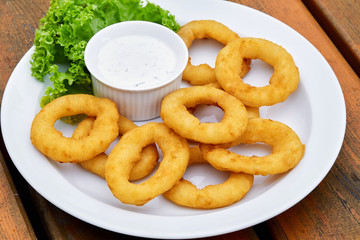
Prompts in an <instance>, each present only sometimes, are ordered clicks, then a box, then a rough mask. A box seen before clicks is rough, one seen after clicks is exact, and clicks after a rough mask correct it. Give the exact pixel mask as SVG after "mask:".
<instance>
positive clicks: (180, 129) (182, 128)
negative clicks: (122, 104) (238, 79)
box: [160, 86, 248, 144]
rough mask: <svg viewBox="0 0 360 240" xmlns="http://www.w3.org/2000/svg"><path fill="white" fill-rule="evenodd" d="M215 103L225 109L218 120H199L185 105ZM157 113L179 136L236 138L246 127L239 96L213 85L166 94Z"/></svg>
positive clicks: (208, 139) (216, 140) (207, 139)
mask: <svg viewBox="0 0 360 240" xmlns="http://www.w3.org/2000/svg"><path fill="white" fill-rule="evenodd" d="M200 104H210V105H217V106H219V107H220V108H222V109H223V111H224V117H223V119H222V120H221V122H215V123H202V122H200V120H199V119H198V118H196V117H195V116H194V115H192V114H191V113H190V112H189V111H188V110H187V108H193V107H195V106H197V105H200ZM160 116H161V118H162V119H163V121H164V122H165V124H166V125H167V126H169V127H170V128H171V129H173V130H174V131H175V132H176V133H178V134H179V135H180V136H182V137H184V138H186V139H189V140H192V141H197V142H202V143H212V144H217V143H225V142H230V141H234V140H235V139H237V138H238V137H239V136H240V135H241V134H242V133H243V132H244V131H245V129H246V125H247V121H248V113H247V111H246V108H245V106H244V105H243V104H242V103H241V101H240V100H238V99H237V98H235V97H233V96H231V95H230V94H228V93H226V92H224V91H222V90H219V89H216V88H214V87H206V86H194V87H188V88H181V89H178V90H176V91H174V92H172V93H170V94H169V95H167V96H166V97H165V98H164V99H163V101H162V103H161V110H160Z"/></svg>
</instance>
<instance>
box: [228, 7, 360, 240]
mask: <svg viewBox="0 0 360 240" xmlns="http://www.w3.org/2000/svg"><path fill="white" fill-rule="evenodd" d="M235 2H238V3H242V4H245V5H247V6H250V7H253V8H256V9H258V10H260V11H262V12H265V13H268V14H269V15H271V16H273V17H275V18H277V19H279V20H280V21H283V22H284V23H286V24H288V25H289V26H290V27H292V28H294V29H295V30H297V31H298V32H299V33H300V34H302V35H303V36H304V37H305V38H307V39H308V40H309V41H310V42H311V43H312V44H313V45H314V46H315V47H316V48H317V49H318V50H319V51H320V52H321V53H322V54H323V56H324V57H325V58H326V60H327V61H328V62H329V64H330V65H331V67H332V68H333V70H334V72H335V74H336V75H337V77H338V80H339V82H340V84H341V87H342V89H343V92H344V97H345V101H346V107H347V130H346V133H345V139H344V144H343V147H342V150H341V152H340V154H339V157H338V158H337V160H336V163H335V165H334V167H333V168H332V169H331V171H330V172H329V174H328V175H327V177H326V178H325V179H324V180H323V181H322V183H321V184H320V185H319V186H318V187H317V188H316V189H315V190H314V191H313V192H312V193H311V194H309V195H308V196H307V197H306V198H305V199H304V200H302V201H301V202H300V203H298V204H297V205H295V206H294V207H293V208H291V209H289V210H288V211H286V212H284V213H283V214H280V215H279V216H277V217H276V218H273V219H271V220H270V221H267V223H266V225H267V227H268V229H269V232H271V234H272V235H273V236H274V237H275V238H276V239H309V238H311V239H357V238H358V237H359V236H360V227H359V226H360V225H359V223H360V218H359V215H360V209H359V198H360V196H359V162H360V161H359V153H360V147H359V140H360V139H359V136H360V132H359V131H360V130H359V129H360V125H359V123H360V112H359V106H360V95H359V89H360V81H359V78H358V76H357V75H356V73H355V72H354V71H353V69H352V68H351V67H350V66H349V65H348V64H347V60H346V59H345V58H344V57H343V56H342V55H341V53H340V52H339V51H338V50H337V48H336V47H335V45H334V44H333V43H332V42H331V40H330V39H329V37H328V36H327V35H326V33H325V32H324V31H323V30H322V29H321V26H320V25H319V24H318V23H317V22H316V21H315V19H314V17H313V16H312V15H311V14H310V12H308V11H307V9H306V7H305V6H304V5H303V4H302V3H301V2H300V1H285V0H279V1H247V0H236V1H235ZM344 2H348V1H344ZM357 19H359V15H357ZM324 87H325V86H324ZM315 160H316V159H314V161H315ZM304 177H306V176H304ZM284 194H286V193H284Z"/></svg>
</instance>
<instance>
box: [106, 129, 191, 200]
mask: <svg viewBox="0 0 360 240" xmlns="http://www.w3.org/2000/svg"><path fill="white" fill-rule="evenodd" d="M154 142H155V143H157V144H158V146H159V148H160V149H161V151H162V153H163V156H164V157H163V159H162V160H161V162H160V164H159V168H158V169H157V170H156V171H155V173H154V175H153V176H151V177H150V178H149V179H147V180H145V181H144V182H142V183H138V184H135V183H131V182H129V176H130V172H131V170H132V168H133V166H134V164H135V163H136V162H137V161H139V159H140V157H141V151H142V149H143V148H144V147H145V146H147V145H149V144H152V143H154ZM189 154H190V151H189V145H188V142H187V141H186V139H184V138H182V137H180V136H179V135H177V134H176V133H175V132H174V131H173V130H171V129H170V128H168V127H167V126H166V125H165V124H164V123H155V122H151V123H147V124H144V125H142V126H141V127H138V128H134V129H132V130H130V131H128V132H126V133H125V134H124V135H123V136H122V137H121V138H120V141H119V143H118V144H117V145H116V146H115V147H114V148H113V150H112V151H111V153H110V154H109V157H108V160H107V161H106V164H105V179H106V181H107V183H108V186H109V188H110V190H111V191H112V193H113V194H114V196H115V197H116V198H118V199H119V200H120V201H121V202H122V203H125V204H133V205H137V206H141V205H144V204H145V203H147V202H148V201H150V200H152V199H153V198H155V197H157V196H158V195H160V194H162V193H164V192H166V191H168V190H169V189H170V188H171V187H172V186H174V185H175V183H177V182H178V181H179V180H180V179H181V177H182V176H183V174H184V172H185V170H186V167H187V165H188V162H189Z"/></svg>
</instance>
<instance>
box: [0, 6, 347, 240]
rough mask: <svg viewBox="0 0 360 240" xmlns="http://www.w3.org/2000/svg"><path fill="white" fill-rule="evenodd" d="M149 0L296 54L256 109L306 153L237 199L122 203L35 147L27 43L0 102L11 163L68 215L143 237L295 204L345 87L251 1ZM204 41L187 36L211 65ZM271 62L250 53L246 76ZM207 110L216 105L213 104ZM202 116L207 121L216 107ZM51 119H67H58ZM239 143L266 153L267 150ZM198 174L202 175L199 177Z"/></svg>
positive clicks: (325, 150)
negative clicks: (287, 75)
mask: <svg viewBox="0 0 360 240" xmlns="http://www.w3.org/2000/svg"><path fill="white" fill-rule="evenodd" d="M154 2H156V3H159V4H160V5H161V6H162V7H164V8H165V9H168V10H170V12H171V13H173V14H174V15H175V16H176V17H177V20H178V21H179V23H180V24H184V23H186V22H188V21H191V20H194V19H215V20H217V21H219V22H222V23H224V24H226V25H227V26H228V27H230V28H231V29H233V30H234V31H236V32H237V33H238V34H239V35H240V36H251V37H261V38H266V39H268V40H271V41H273V42H275V43H277V44H280V45H282V46H283V47H285V48H286V49H287V50H288V51H289V52H290V53H291V54H292V55H293V57H294V60H295V62H296V64H297V66H298V67H299V70H300V77H301V82H300V84H299V87H298V90H297V91H296V92H295V93H294V94H292V95H291V96H290V97H289V98H288V99H287V100H286V101H285V102H283V103H281V104H277V105H275V106H272V107H266V108H261V116H262V117H264V118H271V119H274V120H278V121H281V122H283V123H286V124H287V125H289V126H290V127H291V128H293V129H294V130H295V131H296V132H297V133H298V135H299V136H300V138H301V140H302V141H303V143H304V144H305V145H306V153H305V156H304V158H303V159H302V161H301V162H300V163H299V165H298V166H297V167H296V168H295V169H293V170H292V171H290V172H288V173H286V174H281V175H278V176H269V177H256V178H255V183H254V186H253V187H252V189H251V190H250V192H249V193H248V194H247V195H246V196H245V198H244V199H242V200H241V201H240V202H238V203H236V204H234V205H232V206H229V207H225V208H221V209H216V210H194V209H187V208H182V207H179V206H176V205H175V204H173V203H170V202H168V201H167V200H166V199H164V198H163V197H161V196H160V197H158V198H156V199H154V200H152V201H151V202H149V203H148V204H146V205H145V206H142V207H136V206H126V205H123V204H121V203H120V202H119V201H118V200H117V199H115V198H114V197H113V196H112V194H111V192H110V191H109V189H108V188H107V185H106V182H105V180H103V179H100V178H99V177H97V176H94V175H92V174H90V173H88V172H86V171H84V170H83V169H81V168H80V167H78V166H77V165H71V164H58V163H55V162H53V161H49V160H48V159H47V158H45V157H44V156H43V155H42V154H41V153H39V152H38V151H37V150H36V149H35V148H34V147H33V146H32V144H31V142H30V136H29V132H30V126H31V123H32V120H33V118H34V116H35V114H36V113H37V112H38V111H39V110H40V107H39V101H40V97H41V95H42V94H43V91H44V89H45V86H44V84H42V83H40V82H38V81H36V80H35V79H34V78H32V77H31V73H30V64H29V60H30V56H31V53H32V51H33V49H30V50H29V52H27V54H26V55H25V56H24V57H23V59H22V60H21V61H20V62H19V64H18V65H17V67H16V68H15V70H14V72H13V74H12V75H11V77H10V79H9V82H8V84H7V86H6V90H5V93H4V97H3V100H2V109H1V127H2V132H3V137H4V141H5V144H6V147H7V150H8V152H9V154H10V156H11V158H12V160H13V162H14V164H15V165H16V167H17V169H18V170H19V171H20V173H21V174H22V175H23V177H24V178H25V179H26V180H27V181H28V182H29V184H30V185H31V186H32V187H33V188H34V189H36V190H37V191H38V192H39V193H40V194H41V195H42V196H44V197H45V198H46V199H47V200H49V201H50V202H51V203H53V204H55V205H56V206H57V207H59V208H61V209H63V210H64V211H66V212H68V213H69V214H71V215H73V216H75V217H77V218H79V219H82V220H84V221H86V222H89V223H91V224H94V225H96V226H99V227H102V228H105V229H108V230H111V231H115V232H119V233H124V234H129V235H134V236H141V237H152V238H166V239H170V238H183V239H184V238H199V237H205V236H213V235H218V234H223V233H228V232H232V231H236V230H240V229H244V228H247V227H251V226H253V225H255V224H258V223H260V222H262V221H265V220H267V219H269V218H272V217H274V216H276V215H278V214H280V213H281V212H283V211H285V210H287V209H288V208H290V207H292V206H293V205H295V204H296V203H298V202H299V201H300V200H301V199H303V198H304V197H305V196H306V195H307V194H309V193H310V192H311V191H312V190H313V189H314V188H315V187H316V186H317V185H318V184H319V183H320V181H321V180H322V179H323V178H324V177H325V175H326V174H327V173H328V171H329V170H330V168H331V167H332V165H333V164H334V162H335V160H336V158H337V155H338V153H339V151H340V148H341V145H342V141H343V137H344V132H345V118H346V116H345V115H346V113H345V103H344V98H343V94H342V91H341V88H340V85H339V83H338V81H337V78H336V76H335V74H334V73H333V71H332V69H331V68H330V66H329V65H328V63H327V62H326V60H325V59H324V58H323V57H322V55H321V54H320V53H319V52H318V51H317V50H316V49H315V48H314V47H313V46H312V45H311V44H310V43H309V42H308V41H307V40H306V39H305V38H303V37H302V36H301V35H300V34H298V33H297V32H296V31H294V30H293V29H291V28H289V27H288V26H286V25H285V24H283V23H281V22H279V21H278V20H276V19H274V18H272V17H270V16H268V15H266V14H263V13H261V12H259V11H256V10H253V9H251V8H248V7H244V6H242V5H239V4H234V3H230V2H225V1H214V0H197V1H191V0H181V1H180V0H171V1H170V0H158V1H154ZM204 42H205V44H204V45H202V44H198V43H199V41H197V42H195V43H194V45H193V48H192V49H191V52H190V55H191V56H192V58H193V62H194V64H196V63H200V62H202V61H206V62H208V63H209V64H211V65H214V62H215V56H216V53H217V51H218V50H219V49H220V48H221V46H219V45H218V44H217V43H215V42H214V41H211V40H208V41H203V43H204ZM271 71H272V70H271V68H269V66H267V65H266V64H263V63H262V62H255V64H253V68H252V71H251V72H250V73H249V75H248V77H247V79H249V81H250V79H253V80H252V81H253V83H254V84H258V85H261V84H264V81H262V79H263V78H264V77H267V79H268V78H269V76H270V74H271ZM209 111H210V113H212V112H213V111H214V112H216V111H217V110H216V109H215V110H214V109H211V108H210V110H208V111H207V112H209ZM205 112H206V111H205ZM199 115H204V114H203V113H199ZM220 115H221V114H220ZM208 118H209V119H212V120H214V119H216V118H219V115H216V114H215V115H214V116H209V117H208ZM156 121H160V120H159V119H157V120H156ZM139 124H142V123H139ZM57 127H58V128H61V129H63V128H65V126H64V124H61V123H59V124H57ZM70 130H71V129H70ZM70 130H69V129H66V130H64V131H67V132H69V131H70ZM65 134H69V133H65ZM255 148H257V147H255ZM236 150H237V151H245V150H244V149H236ZM246 151H247V152H248V153H253V152H259V151H260V154H266V153H268V152H269V149H265V150H263V151H262V149H250V150H249V149H247V150H246ZM246 151H245V152H246ZM209 173H217V171H215V170H213V169H211V168H205V167H200V166H199V167H193V168H191V169H190V170H189V171H188V172H187V173H186V177H188V178H189V179H191V180H192V181H194V182H195V183H196V184H197V185H198V186H200V185H204V184H208V183H210V182H213V183H214V182H219V181H220V180H221V179H224V177H226V176H223V175H221V174H220V176H216V177H212V178H211V177H209V176H210V175H211V174H209ZM201 174H205V175H206V176H207V177H205V178H201V176H200V175H201ZM215 175H216V174H215Z"/></svg>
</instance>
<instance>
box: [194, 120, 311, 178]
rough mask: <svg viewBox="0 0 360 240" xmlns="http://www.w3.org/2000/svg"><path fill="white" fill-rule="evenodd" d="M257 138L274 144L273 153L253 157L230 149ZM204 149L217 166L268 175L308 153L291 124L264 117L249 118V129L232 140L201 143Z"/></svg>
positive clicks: (294, 164) (280, 170)
mask: <svg viewBox="0 0 360 240" xmlns="http://www.w3.org/2000/svg"><path fill="white" fill-rule="evenodd" d="M257 142H262V143H265V144H269V145H270V146H272V152H271V154H270V155H267V156H263V157H259V156H251V157H249V156H243V155H240V154H236V153H234V152H231V151H229V150H228V149H226V148H229V147H232V146H236V145H239V144H252V143H257ZM200 149H201V152H202V155H203V157H204V159H206V160H207V161H208V162H209V163H210V164H211V165H212V166H214V167H215V168H216V169H219V170H222V171H232V172H244V173H248V174H254V175H264V176H265V175H273V174H279V173H283V172H286V171H289V170H290V169H292V168H294V167H295V166H296V165H297V164H298V163H299V161H300V160H301V159H302V158H303V156H304V153H305V145H304V144H302V143H301V140H300V138H299V136H298V135H297V134H296V133H295V132H294V131H293V130H292V129H291V128H290V127H288V126H287V125H285V124H283V123H281V122H278V121H273V120H270V119H263V118H252V119H249V122H248V126H247V128H246V131H245V133H244V134H243V135H241V136H240V137H239V138H238V139H237V140H235V141H234V142H232V143H231V144H223V145H210V144H200Z"/></svg>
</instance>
